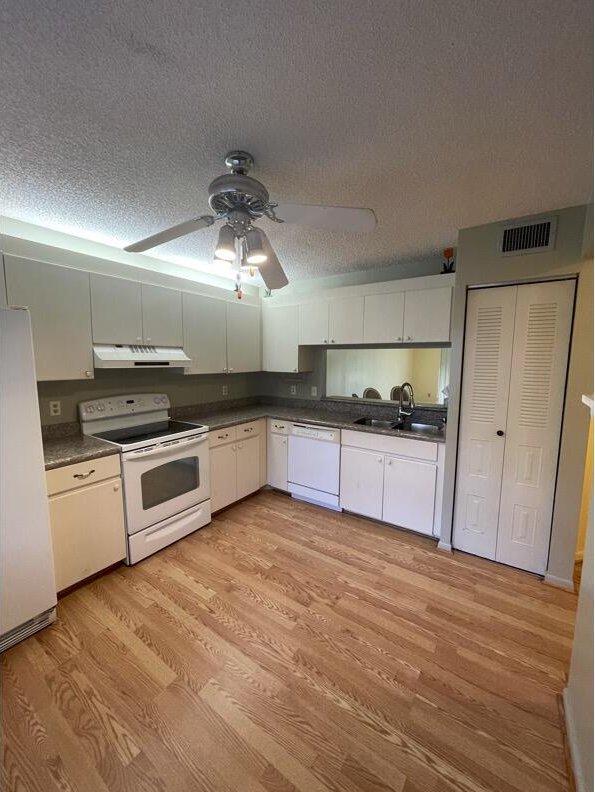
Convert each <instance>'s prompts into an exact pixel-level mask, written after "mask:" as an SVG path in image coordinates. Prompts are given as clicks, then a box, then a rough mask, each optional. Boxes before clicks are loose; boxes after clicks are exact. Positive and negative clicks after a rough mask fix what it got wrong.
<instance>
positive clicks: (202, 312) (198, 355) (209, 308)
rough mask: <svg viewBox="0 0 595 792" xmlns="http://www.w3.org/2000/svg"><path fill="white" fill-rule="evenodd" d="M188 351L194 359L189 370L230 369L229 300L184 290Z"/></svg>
mask: <svg viewBox="0 0 595 792" xmlns="http://www.w3.org/2000/svg"><path fill="white" fill-rule="evenodd" d="M182 306H183V317H184V351H185V352H186V354H187V355H188V357H190V358H191V359H192V364H191V365H190V366H189V368H188V369H186V371H187V373H188V374H220V373H222V372H225V371H227V318H226V311H227V307H226V303H225V302H224V301H223V300H214V299H213V298H212V297H203V296H202V295H201V294H190V293H189V292H184V293H183V294H182Z"/></svg>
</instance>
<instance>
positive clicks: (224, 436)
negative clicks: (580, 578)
mask: <svg viewBox="0 0 595 792" xmlns="http://www.w3.org/2000/svg"><path fill="white" fill-rule="evenodd" d="M226 437H229V434H224V435H217V440H225V438H226Z"/></svg>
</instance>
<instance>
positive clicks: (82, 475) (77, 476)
mask: <svg viewBox="0 0 595 792" xmlns="http://www.w3.org/2000/svg"><path fill="white" fill-rule="evenodd" d="M93 473H95V468H92V469H91V470H90V471H89V472H88V473H73V474H72V477H73V478H75V479H88V478H89V476H92V475H93Z"/></svg>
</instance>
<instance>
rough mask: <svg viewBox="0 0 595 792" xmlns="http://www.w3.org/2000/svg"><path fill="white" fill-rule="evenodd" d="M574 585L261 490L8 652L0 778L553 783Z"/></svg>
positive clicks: (27, 788) (25, 789) (24, 785)
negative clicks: (555, 584)
mask: <svg viewBox="0 0 595 792" xmlns="http://www.w3.org/2000/svg"><path fill="white" fill-rule="evenodd" d="M575 608H576V596H575V595H574V594H572V593H570V592H565V591H557V590H555V589H553V588H551V587H547V586H545V585H543V583H542V582H541V581H540V580H539V579H538V578H537V577H536V576H534V575H529V574H526V573H523V572H520V571H519V570H514V569H511V568H508V567H504V566H502V565H499V564H494V563H491V562H488V561H485V560H484V559H477V558H474V557H472V556H469V555H466V554H463V553H455V554H454V555H447V554H444V553H440V552H438V551H437V550H436V548H435V542H433V541H432V540H430V539H427V538H425V537H420V536H415V535H412V534H409V533H407V532H405V531H399V530H397V529H392V528H390V527H388V526H385V525H381V524H379V523H375V522H373V521H369V520H366V519H364V518H360V517H357V516H354V515H348V514H341V513H335V512H331V511H325V510H322V509H319V508H316V507H313V506H311V505H309V504H306V503H302V502H299V501H292V500H290V499H289V498H287V497H286V496H283V495H281V494H279V493H274V492H270V491H263V492H261V493H259V494H258V495H256V496H255V497H253V498H251V499H248V500H246V501H243V502H242V503H240V504H237V505H236V506H233V507H231V508H230V509H228V510H226V511H225V512H222V513H221V514H219V515H216V516H215V518H214V520H213V522H212V523H211V525H210V526H208V527H206V528H205V529H203V530H201V531H198V532H196V533H194V534H192V535H191V536H189V537H186V538H185V539H183V540H181V541H180V542H177V543H176V544H175V545H172V546H170V547H167V548H165V549H164V550H163V551H161V552H160V553H158V554H157V555H155V556H153V557H150V558H148V559H146V560H145V561H143V562H141V563H139V564H137V565H136V566H135V567H130V568H128V567H127V568H124V567H122V568H119V569H117V570H114V571H112V572H110V573H109V574H107V575H105V576H104V577H102V578H100V579H98V580H95V581H93V582H91V583H90V584H88V585H87V586H84V587H83V588H81V589H79V590H78V591H75V592H73V593H71V594H69V595H68V596H66V597H64V598H63V599H61V600H60V602H59V605H58V621H57V623H56V624H54V625H52V626H50V627H49V628H47V629H46V630H44V631H43V632H41V633H39V634H37V635H36V636H34V637H32V638H30V639H28V640H26V641H25V642H23V643H21V644H20V645H18V646H16V647H14V648H12V649H10V650H8V651H7V652H6V653H5V654H4V656H3V658H2V670H3V687H4V701H5V705H4V707H3V726H4V728H3V738H4V763H3V776H2V779H3V789H6V790H7V792H37V791H38V790H39V792H54V790H60V792H79V791H82V790H84V792H106V791H107V792H120V790H121V791H122V792H138V791H139V790H142V791H143V792H195V791H196V792H522V791H524V790H529V789H530V790H531V792H533V791H535V792H567V790H568V779H567V771H566V764H565V757H564V750H563V741H562V731H561V724H560V720H559V717H560V716H559V710H558V706H557V696H558V695H559V694H560V692H561V691H562V688H563V685H564V679H565V675H566V673H567V668H568V662H569V654H570V648H571V643H572V634H573V628H574V615H575Z"/></svg>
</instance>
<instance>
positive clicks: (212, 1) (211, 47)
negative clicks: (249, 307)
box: [0, 0, 592, 279]
mask: <svg viewBox="0 0 595 792" xmlns="http://www.w3.org/2000/svg"><path fill="white" fill-rule="evenodd" d="M0 10H1V17H0V27H1V29H2V31H3V33H2V46H1V47H0V59H1V62H0V69H1V77H0V79H1V80H2V97H1V102H0V136H1V145H0V150H1V154H0V213H2V214H5V215H8V216H10V217H15V218H18V219H22V220H27V221H30V222H34V223H38V224H40V225H47V226H50V227H52V228H59V229H69V230H71V231H73V232H74V233H79V234H80V235H81V236H89V235H94V236H96V237H100V238H106V239H115V240H117V241H118V242H121V243H122V244H124V243H129V242H132V241H135V240H137V239H139V238H141V237H144V236H147V235H148V234H149V233H152V232H155V231H159V230H161V229H162V228H165V227H168V226H170V225H173V224H175V223H178V222H180V221H182V220H185V219H188V218H189V217H192V216H193V215H194V214H199V213H203V212H205V211H207V210H208V206H207V203H206V190H207V186H208V184H209V182H210V181H211V179H212V178H214V177H215V176H217V175H219V174H220V173H222V172H224V170H225V169H224V167H223V162H222V160H223V156H224V154H225V153H226V151H227V150H228V149H230V148H245V149H248V150H249V151H251V152H252V154H253V155H254V157H255V159H256V168H255V169H254V171H253V172H252V175H253V176H255V177H256V178H258V179H260V180H261V181H263V182H264V183H265V184H266V185H267V187H268V188H269V192H270V193H271V196H272V197H273V198H275V199H277V200H280V201H283V200H285V201H295V202H304V203H331V204H340V205H347V206H350V205H351V206H368V207H371V208H372V209H374V211H375V212H376V214H377V217H378V228H377V230H376V231H375V232H374V233H373V234H371V235H366V236H358V235H354V236H352V235H348V234H335V233H333V234H326V233H320V232H314V231H309V232H305V233H304V232H302V231H299V230H297V229H296V228H295V227H291V228H290V227H287V226H285V227H278V226H273V225H272V224H270V223H269V222H268V221H263V223H265V222H266V226H265V227H266V230H267V232H269V235H270V238H271V240H272V242H273V244H274V246H275V247H276V249H277V252H278V255H279V258H280V259H281V261H282V262H283V263H284V265H285V268H286V270H287V273H288V275H289V276H290V277H293V278H294V279H298V278H305V277H316V276H319V275H328V274H334V273H338V272H347V271H351V270H356V269H364V268H367V267H379V266H384V265H387V264H394V263H395V262H398V261H399V260H403V259H405V258H409V257H412V256H425V255H427V254H428V253H430V252H433V251H438V250H440V249H441V248H442V247H443V246H444V245H446V244H452V243H453V242H455V240H456V232H457V229H458V228H460V227H465V226H469V225H475V224H480V223H484V222H490V221H494V220H498V219H502V218H506V217H514V216H519V215H524V214H530V213H533V212H539V211H545V210H548V209H553V208H558V207H562V206H568V205H572V204H578V203H582V202H584V201H586V200H589V199H590V197H591V131H590V129H591V117H592V108H591V73H592V66H591V57H592V56H591V31H592V21H591V3H590V2H589V0H552V1H551V2H550V1H549V0H525V1H524V2H519V0H500V1H498V0H485V1H482V0H477V1H476V2H471V1H470V0H453V1H452V2H435V0H410V1H409V2H405V1H404V0H318V2H315V1H314V0H292V1H291V2H288V1H287V0H253V1H252V2H244V1H243V0H236V2H221V0H176V1H175V2H166V1H165V0H162V1H161V2H159V0H145V1H144V2H143V1H142V0H119V1H118V0H111V1H110V2H108V1H107V0H94V2H81V0H45V1H42V0H8V1H7V0H2V1H1V2H0ZM215 235H216V231H215V230H214V229H208V230H205V231H202V232H199V233H195V234H193V235H191V236H189V237H186V238H185V239H184V240H181V241H178V242H172V243H170V244H169V245H166V246H163V247H161V248H158V249H156V250H155V255H160V254H162V253H163V254H166V253H167V254H176V255H182V256H188V257H191V258H192V259H195V260H197V261H198V262H200V261H204V262H207V261H209V262H210V261H211V259H212V251H213V247H214V242H215Z"/></svg>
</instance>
